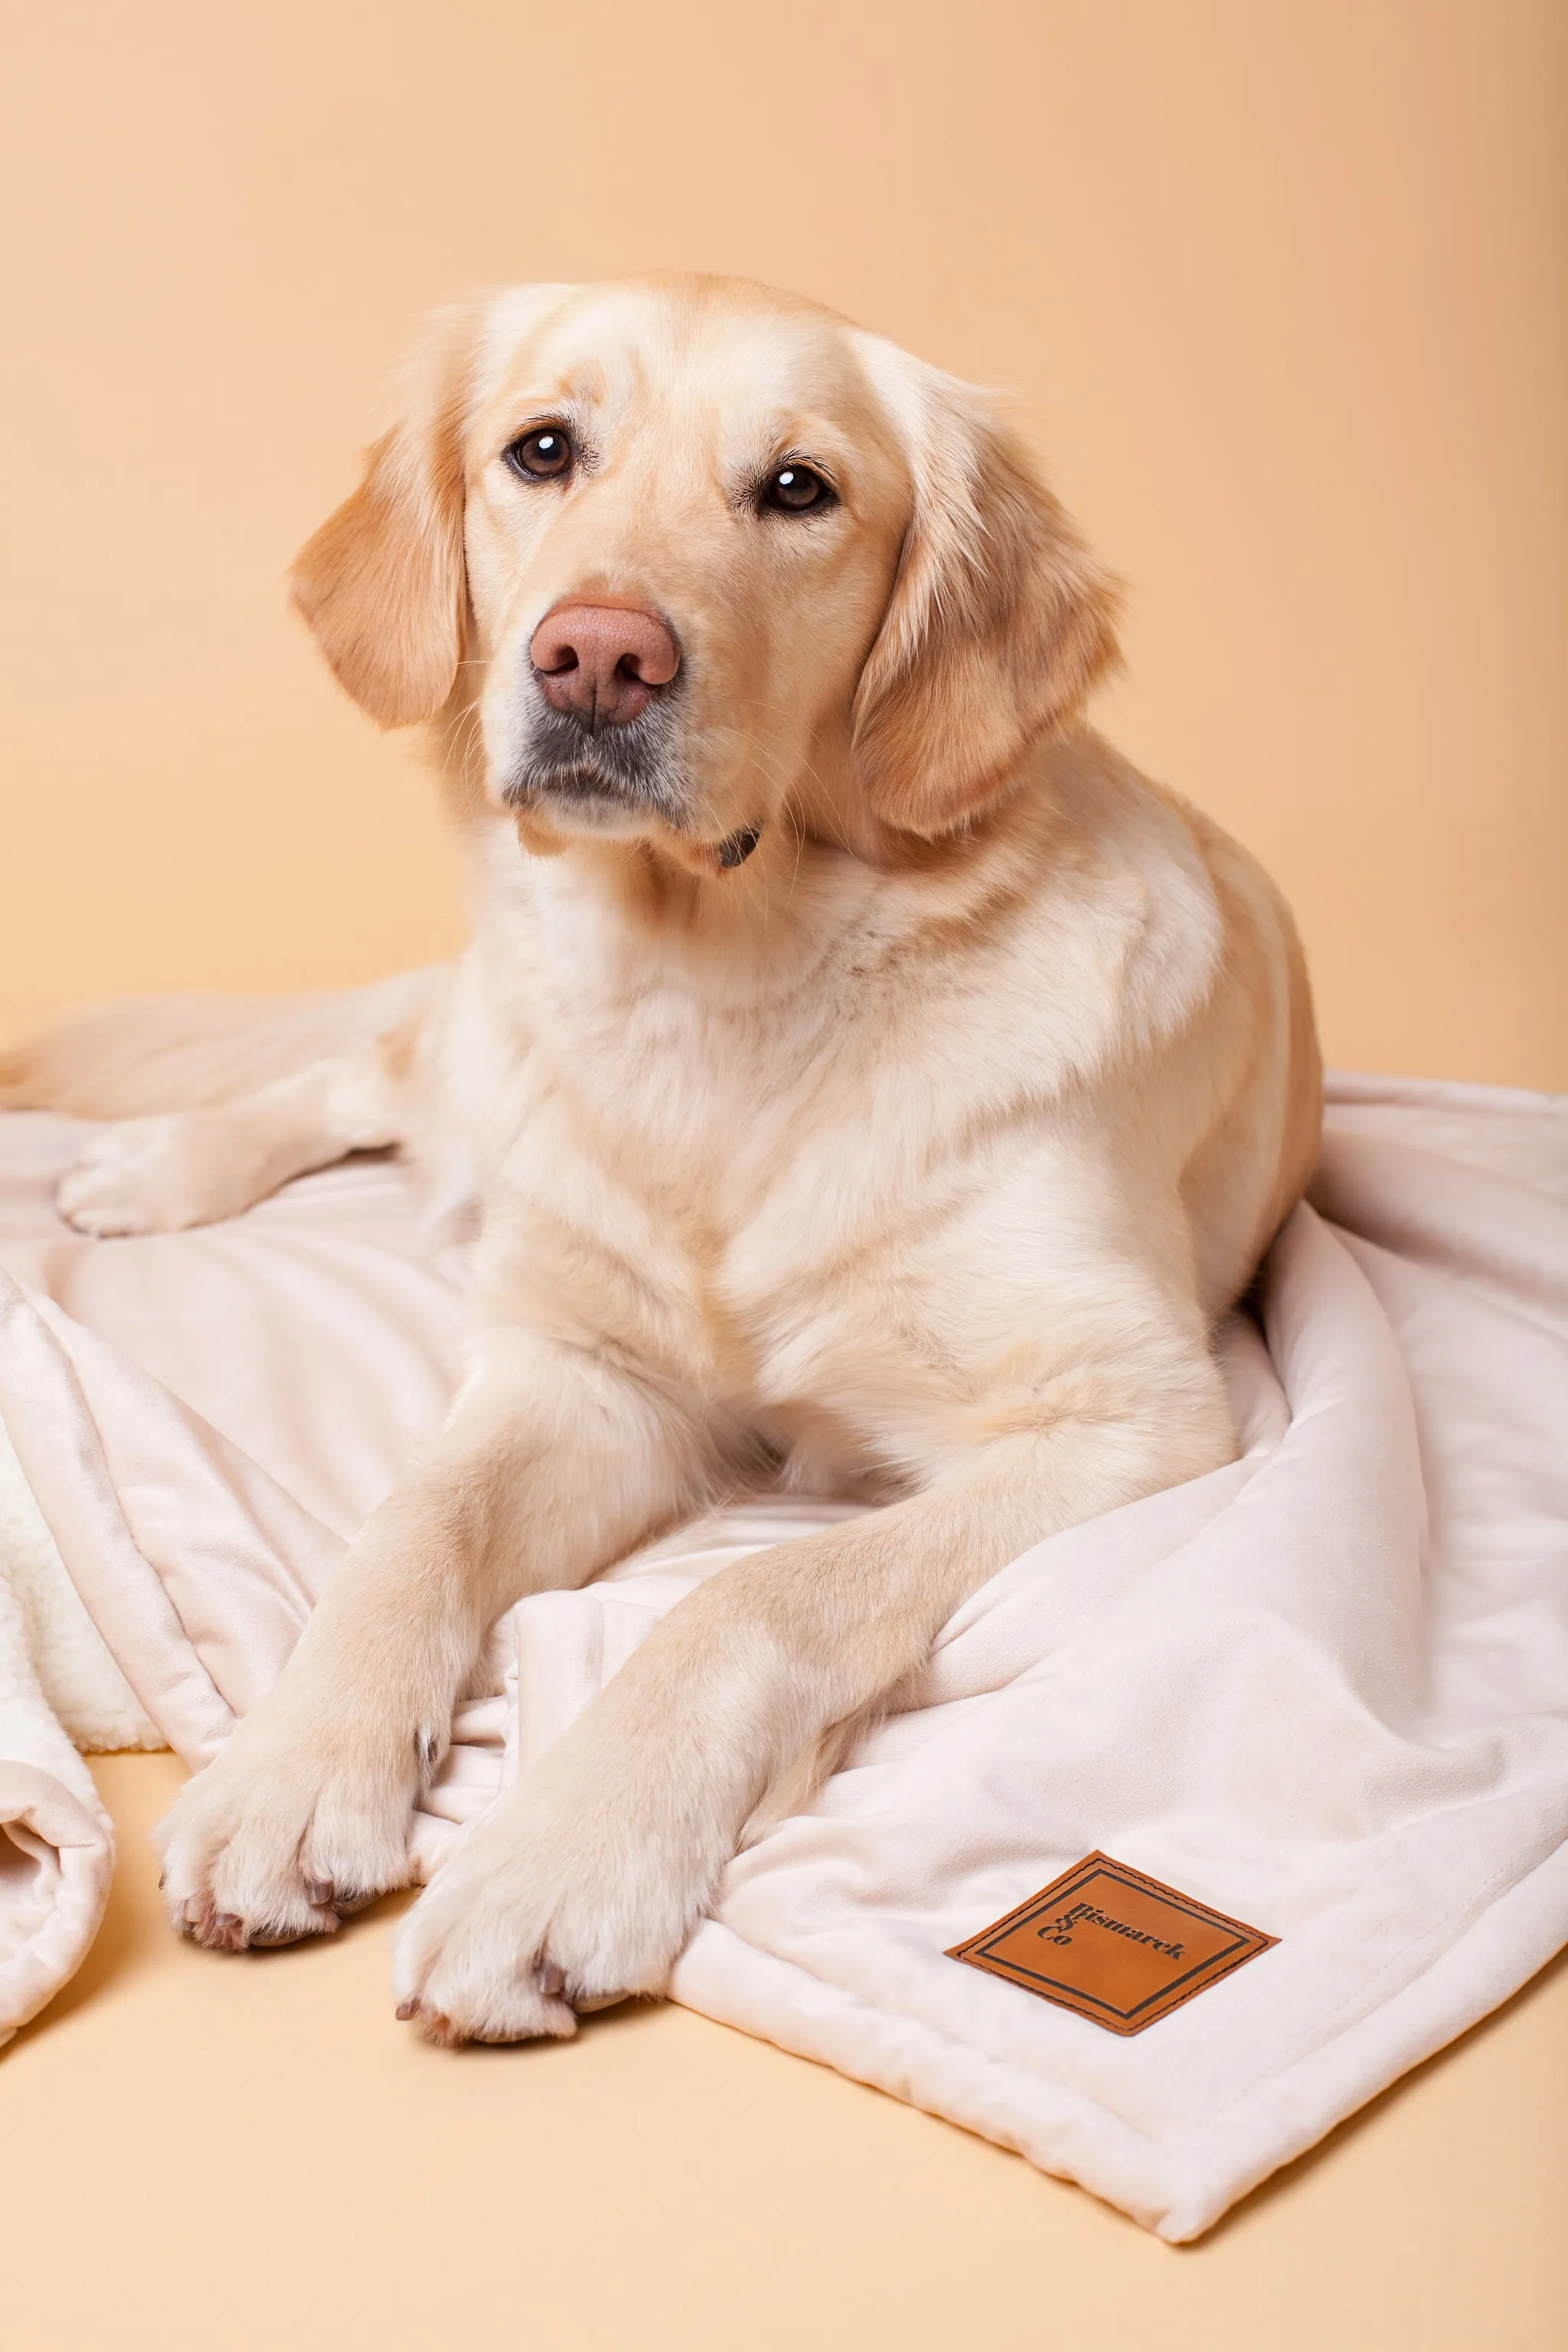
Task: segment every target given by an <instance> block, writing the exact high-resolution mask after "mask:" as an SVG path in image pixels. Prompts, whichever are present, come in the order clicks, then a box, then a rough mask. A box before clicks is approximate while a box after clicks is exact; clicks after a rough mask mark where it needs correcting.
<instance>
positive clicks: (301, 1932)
mask: <svg viewBox="0 0 1568 2352" xmlns="http://www.w3.org/2000/svg"><path fill="white" fill-rule="evenodd" d="M705 1446H706V1438H705V1435H704V1433H703V1430H702V1426H701V1423H700V1422H699V1421H698V1420H697V1419H696V1418H694V1417H692V1416H690V1415H689V1414H687V1413H685V1412H682V1410H681V1409H680V1408H679V1406H678V1405H677V1404H676V1403H674V1402H672V1401H671V1400H670V1399H669V1398H668V1396H663V1395H658V1394H655V1393H654V1392H653V1391H650V1390H648V1389H647V1388H646V1387H644V1386H643V1385H642V1384H641V1383H639V1382H638V1381H636V1380H635V1379H634V1378H632V1377H631V1376H630V1375H629V1374H627V1373H626V1372H624V1371H622V1370H618V1369H616V1367H614V1366H612V1365H609V1364H607V1363H605V1361H604V1360H602V1359H601V1358H599V1357H598V1356H596V1355H595V1354H593V1353H591V1352H589V1351H587V1350H585V1349H580V1348H574V1347H565V1346H560V1345H557V1344H555V1343H553V1342H552V1341H549V1340H546V1339H536V1338H533V1337H531V1336H529V1335H525V1334H522V1333H518V1332H510V1333H500V1334H492V1335H490V1337H489V1339H488V1340H487V1341H486V1342H484V1343H483V1344H482V1346H481V1349H480V1353H479V1359H478V1363H477V1368H476V1370H475V1372H474V1373H473V1374H472V1376H471V1377H470V1379H469V1381H468V1383H467V1384H466V1386H465V1388H464V1390H463V1391H462V1392H461V1394H460V1395H459V1397H458V1402H457V1403H456V1405H455V1406H454V1408H453V1411H452V1413H451V1416H450V1419H449V1420H448V1423H447V1427H446V1429H445V1430H444V1431H443V1433H442V1434H441V1436H440V1437H439V1439H438V1440H437V1443H436V1444H435V1446H434V1447H433V1448H432V1451H431V1454H430V1455H429V1458H428V1459H427V1460H426V1463H425V1464H424V1465H423V1466H422V1467H421V1468H420V1469H418V1470H417V1471H416V1473H415V1474H414V1475H412V1476H411V1477H409V1478H408V1479H406V1480H405V1482H404V1484H403V1485H402V1486H400V1487H398V1488H397V1490H396V1491H395V1493H394V1494H393V1495H392V1496H389V1497H388V1499H387V1501H386V1502H385V1503H384V1504H383V1506H382V1507H381V1508H380V1510H378V1511H377V1512H376V1513H375V1514H374V1517H373V1518H372V1519H371V1520H370V1522H369V1523H368V1525H367V1526H366V1528H364V1530H363V1534H362V1535H361V1536H360V1537H359V1538H357V1539H356V1541H355V1542H354V1543H353V1546H352V1547H351V1548H350V1550H349V1552H348V1554H347V1556H346V1558H345V1559H344V1560H343V1562H342V1566H341V1568H340V1569H339V1570H338V1571H337V1573H336V1574H335V1575H334V1577H333V1578H332V1580H331V1582H330V1583H329V1585H328V1586H327V1589H326V1591H325V1592H324V1593H323V1594H322V1597H321V1602H320V1604H319V1605H318V1607H317V1609H316V1611H315V1613H314V1615H313V1616H312V1617H311V1619H310V1622H309V1623H308V1625H307V1626H306V1629H305V1631H304V1633H303V1634H302V1635H301V1637H300V1643H299V1646H298V1648H297V1649H296V1651H295V1653H294V1655H293V1657H292V1658H291V1659H290V1661H289V1665H288V1667H287V1669H286V1670H285V1672H284V1675H283V1676H282V1679H281V1681H280V1682H279V1685H278V1686H277V1688H276V1689H275V1690H273V1691H272V1692H270V1693H269V1694H268V1696H267V1697H266V1698H264V1699H263V1700H262V1701H261V1703H260V1705H259V1706H258V1707H257V1708H256V1709H255V1710H254V1711H253V1712H252V1713H251V1714H250V1715H249V1716H247V1717H246V1718H245V1720H244V1721H243V1722H242V1723H241V1724H240V1725H239V1726H238V1727H237V1730H236V1732H235V1734H234V1736H233V1738H231V1739H230V1741H229V1744H228V1746H227V1747H226V1748H225V1750H224V1752H223V1753H222V1755H221V1756H219V1757H218V1758H217V1759H216V1761H215V1762H214V1763H212V1764H210V1765H209V1766H208V1767H207V1769H206V1770H205V1771H204V1772H203V1773H201V1774H200V1775H199V1776H198V1777H197V1778H196V1779H195V1780H193V1781H192V1783H191V1784H190V1786H189V1788H188V1789H186V1790H184V1793H183V1794H182V1796H181V1797H180V1799H179V1801H178V1802H177V1803H176V1805H175V1806H174V1811H173V1812H172V1813H171V1814H170V1816H169V1818H168V1821H167V1822H166V1823H165V1824H164V1826H163V1832H161V1839H162V1843H163V1854H164V1864H165V1869H164V1876H165V1893H166V1897H167V1900H168V1904H169V1907H170V1911H171V1915H172V1916H173V1918H174V1924H175V1925H176V1926H178V1927H185V1928H187V1929H188V1930H189V1931H190V1932H191V1933H192V1934H194V1935H195V1936H196V1937H198V1939H199V1940H201V1941H203V1942H205V1943H210V1944H213V1945H216V1946H218V1947H221V1948H229V1949H237V1948H241V1947H243V1946H246V1945H252V1944H260V1943H279V1942H285V1941H289V1940H290V1939H291V1938H293V1937H299V1936H308V1935H312V1934H320V1933H321V1932H323V1931H326V1930H329V1929H331V1927H336V1925H337V1924H338V1918H339V1916H340V1915H341V1913H342V1911H343V1910H344V1909H346V1908H350V1907H352V1906H354V1905H356V1904H358V1903H360V1902H362V1901H363V1900H365V1899H366V1898H367V1897H369V1896H370V1895H374V1894H378V1893H381V1892H383V1891H384V1890H385V1889H386V1888H387V1887H390V1886H396V1885H403V1884H404V1883H405V1879H406V1877H407V1854H406V1849H407V1831H408V1819H409V1814H410V1811H411V1809H412V1807H413V1806H414V1804H415V1802H416V1800H417V1797H418V1794H419V1791H420V1790H421V1788H422V1787H423V1786H424V1785H425V1784H426V1782H427V1781H428V1780H429V1778H430V1776H431V1775H432V1773H433V1772H434V1771H435V1769H436V1768H437V1764H438V1762H439V1760H440V1758H441V1756H442V1754H443V1753H444V1751H445V1749H446V1747H447V1739H448V1737H449V1732H450V1725H451V1717H452V1709H453V1706H454V1704H455V1702H456V1700H457V1699H458V1697H459V1696H460V1695H461V1693H462V1691H463V1688H464V1686H465V1684H466V1683H467V1681H468V1676H469V1675H470V1674H471V1673H472V1670H473V1666H474V1662H475V1659H476V1657H477V1655H478V1654H479V1648H480V1645H481V1643H482V1642H483V1640H484V1637H485V1634H486V1633H487V1631H488V1629H489V1626H490V1625H491V1624H492V1623H493V1622H494V1620H495V1619H496V1618H497V1617H498V1616H499V1615H500V1612H502V1611H503V1610H504V1609H506V1608H508V1607H509V1606H510V1603H511V1602H512V1601H515V1600H516V1599H518V1598H519V1596H520V1595H521V1594H522V1593H524V1592H528V1591H543V1590H546V1589H548V1588H550V1587H552V1586H562V1585H574V1584H579V1583H582V1582H583V1581H584V1580H585V1579H586V1578H588V1577H590V1576H592V1575H594V1574H595V1572H596V1571H597V1570H599V1569H601V1568H603V1567H605V1566H606V1565H607V1564H608V1563H609V1562H610V1561H612V1560H614V1559H617V1558H619V1557H620V1555H621V1554H622V1553H623V1552H625V1551H626V1550H628V1549H631V1548H632V1547H633V1546H634V1545H635V1544H636V1543H637V1541H638V1540H639V1538H642V1537H643V1536H644V1535H645V1534H646V1533H647V1531H648V1530H649V1529H650V1528H652V1527H653V1526H655V1525H656V1524H658V1523H661V1522H663V1521H665V1520H668V1518H669V1517H672V1516H674V1515H675V1514H676V1513H677V1512H679V1511H680V1510H682V1509H689V1508H690V1507H693V1506H694V1503H695V1500H696V1499H697V1493H698V1487H699V1485H700V1477H701V1475H702V1471H703V1468H704V1466H705V1462H706V1454H705Z"/></svg>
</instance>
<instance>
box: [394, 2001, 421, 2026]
mask: <svg viewBox="0 0 1568 2352" xmlns="http://www.w3.org/2000/svg"><path fill="white" fill-rule="evenodd" d="M418 2014H419V2003H418V2001H417V2000H400V2001H399V2002H398V2004H397V2017H398V2021H399V2023H400V2024H403V2025H406V2024H407V2022H408V2021H409V2019H410V2018H411V2017H417V2016H418Z"/></svg>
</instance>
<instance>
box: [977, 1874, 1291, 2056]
mask: <svg viewBox="0 0 1568 2352" xmlns="http://www.w3.org/2000/svg"><path fill="white" fill-rule="evenodd" d="M1278 1942H1279V1937H1278V1936H1266V1935H1265V1934H1264V1933H1263V1930H1262V1929H1261V1928H1260V1927H1247V1924H1246V1922H1245V1921H1244V1920H1241V1919H1231V1918H1228V1917H1227V1916H1226V1914H1225V1913H1224V1912H1223V1911H1215V1910H1213V1909H1212V1908H1211V1907H1210V1906H1209V1905H1208V1904H1206V1903H1200V1902H1199V1901H1198V1900H1197V1898H1196V1896H1195V1895H1184V1894H1183V1893H1182V1891H1181V1889H1180V1888H1179V1887H1176V1886H1166V1885H1163V1883H1162V1882H1161V1881H1160V1880H1159V1879H1157V1878H1150V1877H1149V1876H1148V1875H1147V1874H1145V1873H1144V1872H1143V1871H1141V1870H1134V1869H1132V1867H1131V1864H1128V1863H1125V1862H1117V1861H1115V1860H1113V1859H1112V1857H1111V1856H1110V1854H1108V1853H1089V1854H1086V1855H1085V1856H1084V1858H1083V1860H1082V1861H1081V1862H1078V1863H1075V1864H1073V1866H1072V1868H1071V1869H1070V1870H1064V1871H1063V1873H1062V1874H1061V1876H1060V1877H1059V1878H1053V1879H1052V1881H1051V1883H1050V1885H1048V1886H1042V1887H1041V1889H1040V1891H1039V1893H1038V1894H1037V1895H1030V1896H1029V1898H1028V1900H1027V1902H1026V1903H1020V1904H1019V1905H1018V1906H1017V1908H1016V1910H1014V1911H1009V1912H1008V1913H1007V1914H1006V1916H1005V1917H1004V1918H1001V1919H996V1920H994V1921H993V1923H992V1925H991V1926H990V1927H982V1928H981V1930H980V1932H979V1934H978V1935H976V1936H970V1937H966V1938H965V1939H964V1941H963V1943H962V1944H954V1945H952V1948H950V1949H949V1951H948V1953H947V1956H946V1957H947V1958H949V1959H950V1960H963V1961H966V1962H967V1964H968V1965H969V1967H971V1968H972V1969H985V1970H986V1971H987V1972H988V1974H990V1975H992V1976H995V1977H1005V1979H1007V1981H1008V1983H1009V1984H1016V1985H1022V1986H1023V1988H1024V1990H1025V1991H1026V1992H1033V1993H1038V1994H1039V1996H1040V1999H1041V2000H1049V2001H1054V2002H1055V2003H1056V2004H1057V2006H1058V2008H1059V2009H1070V2010H1072V2011H1075V2013H1076V2014H1077V2015H1078V2016H1079V2017H1087V2018H1089V2020H1090V2021H1092V2022H1093V2023H1094V2024H1096V2025H1103V2026H1104V2028H1105V2030H1106V2032H1108V2033H1142V2032H1144V2030H1145V2028H1146V2027H1148V2026H1151V2025H1154V2024H1157V2023H1158V2021H1159V2020H1160V2019H1161V2018H1162V2017H1168V2016H1169V2015H1170V2013H1171V2011H1173V2009H1180V2008H1182V2007H1183V2006H1184V2003H1185V2002H1187V2001H1189V2000H1194V1999H1195V1997H1196V1996H1197V1995H1198V1994H1199V1993H1200V1992H1207V1990H1208V1989H1209V1987H1210V1986H1211V1985H1215V1984H1218V1983H1219V1982H1220V1980H1221V1979H1222V1978H1224V1977H1228V1976H1230V1975H1232V1974H1233V1973H1234V1972H1235V1970H1236V1969H1239V1968H1245V1966H1246V1965H1247V1961H1248V1960H1255V1959H1256V1958H1258V1954H1259V1953H1260V1952H1267V1951H1268V1949H1269V1948H1271V1947H1272V1946H1273V1945H1275V1944H1277V1943H1278Z"/></svg>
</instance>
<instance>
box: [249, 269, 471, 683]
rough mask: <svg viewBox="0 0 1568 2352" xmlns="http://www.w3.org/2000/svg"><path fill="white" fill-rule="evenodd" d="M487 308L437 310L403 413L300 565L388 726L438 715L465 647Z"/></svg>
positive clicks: (346, 669)
mask: <svg viewBox="0 0 1568 2352" xmlns="http://www.w3.org/2000/svg"><path fill="white" fill-rule="evenodd" d="M480 310H481V305H480V304H479V303H477V302H475V303H469V304H465V305H461V306H459V307H458V308H457V309H454V310H445V311H441V312H439V313H438V314H437V317H436V318H435V319H434V320H431V322H430V324H429V326H428V327H427V328H426V331H425V333H424V335H423V336H422V338H421V340H420V342H419V344H418V346H417V348H416V352H415V353H414V356H413V361H412V363H411V365H410V367H409V369H408V371H407V375H406V378H405V394H404V409H403V414H402V415H401V417H400V418H399V420H398V422H397V423H396V424H395V425H394V426H393V428H392V430H391V431H390V432H389V433H384V435H383V436H382V437H381V439H380V440H379V441H378V442H376V444H375V445H374V447H373V448H372V450H371V451H370V453H369V460H368V464H367V466H366V470H365V477H364V479H363V482H362V483H361V484H360V487H359V488H358V489H357V490H355V492H354V493H353V497H352V498H349V499H344V501H343V503H342V506H341V507H340V508H339V509H338V510H337V512H336V514H334V515H331V516H329V517H328V519H327V520H326V521H325V522H324V523H323V524H322V525H321V530H319V531H317V533H316V535H315V537H314V538H313V539H311V540H310V541H307V542H306V544H305V546H304V547H303V548H302V549H301V550H300V554H299V555H298V557H297V558H296V559H295V562H294V568H293V570H292V572H290V574H289V585H290V588H291V590H292V594H293V602H294V604H295V606H296V608H297V609H298V610H299V612H300V613H301V614H303V615H304V618H305V620H306V621H307V622H308V623H309V625H310V629H311V631H312V632H313V634H314V635H315V639H316V643H317V644H318V645H319V646H321V651H322V653H323V654H325V656H326V657H327V660H328V662H329V663H330V664H331V668H332V672H333V674H334V676H335V677H337V679H338V681H339V683H340V684H341V685H342V686H343V687H345V688H347V689H348V691H349V693H350V694H352V695H353V698H354V700H355V701H356V702H357V703H359V704H360V705H361V706H362V707H363V709H366V710H368V711H369V713H370V715H371V717H372V718H373V719H377V720H379V721H380V723H381V725H382V726H383V727H406V726H409V725H411V724H412V723H413V721H414V720H416V719H430V718H433V717H434V716H435V714H436V712H437V711H438V710H439V709H441V708H442V706H443V704H444V703H445V702H446V701H447V697H448V696H449V695H450V693H451V691H452V688H453V686H454V684H455V683H456V681H457V676H458V663H459V661H460V660H461V659H462V656H463V642H464V632H465V625H466V621H467V616H468V576H467V571H466V568H465V564H464V560H463V488H464V485H463V425H464V411H465V409H466V407H467V404H468V393H469V375H470V366H471V354H472V352H473V347H474V341H475V333H476V330H477V327H478V324H479V315H480Z"/></svg>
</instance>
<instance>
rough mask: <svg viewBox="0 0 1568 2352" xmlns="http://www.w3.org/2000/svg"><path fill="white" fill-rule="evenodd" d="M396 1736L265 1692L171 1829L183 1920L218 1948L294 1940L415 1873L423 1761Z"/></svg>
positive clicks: (170, 1883) (174, 1893) (167, 1883)
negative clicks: (412, 1844) (366, 1734)
mask: <svg viewBox="0 0 1568 2352" xmlns="http://www.w3.org/2000/svg"><path fill="white" fill-rule="evenodd" d="M386 1745H387V1743H385V1742H384V1741H379V1740H378V1741H376V1742H374V1743H371V1742H367V1741H365V1740H363V1739H362V1738H357V1737H356V1736H355V1734H354V1733H353V1730H351V1729H348V1728H345V1727H343V1726H342V1724H335V1725H334V1724H311V1723H310V1722H308V1721H307V1722H304V1723H301V1722H300V1716H299V1710H297V1709H294V1708H290V1707H289V1706H288V1704H287V1702H286V1700H284V1699H283V1698H282V1695H281V1694H279V1695H275V1696H274V1697H273V1698H272V1699H270V1700H268V1701H265V1702H264V1703H263V1705H262V1706H261V1707H260V1708H258V1711H257V1712H256V1714H255V1715H253V1716H250V1717H247V1719H246V1721H245V1722H243V1723H242V1724H241V1725H240V1726H239V1727H238V1728H237V1731H236V1732H235V1734H234V1737H233V1738H232V1739H231V1740H230V1742H229V1744H228V1746H227V1747H226V1748H225V1749H224V1751H223V1754H222V1755H221V1756H219V1757H218V1758H217V1759H216V1761H215V1762H214V1763H211V1764H209V1765H208V1766H207V1768H206V1769H205V1771H204V1772H200V1773H198V1774H197V1775H196V1777H195V1780H192V1781H191V1783H190V1785H189V1786H188V1787H187V1788H186V1789H184V1790H182V1791H181V1794H180V1796H179V1797H178V1799H177V1800H176V1801H175V1803H174V1807H173V1808H172V1810H171V1811H170V1812H169V1814H168V1816H167V1818H166V1819H165V1820H164V1822H163V1824H162V1825H161V1827H160V1829H159V1832H158V1844H159V1847H160V1849H161V1851H162V1853H163V1895H164V1900H165V1902H166V1903H167V1905H168V1908H169V1916H170V1918H171V1919H172V1921H173V1922H174V1926H175V1927H177V1928H179V1929H181V1930H183V1931H184V1933H185V1934H186V1935H189V1936H192V1937H195V1941H196V1942H197V1943H199V1944H207V1945H210V1946H211V1947H212V1948H214V1949H215V1950H218V1951H228V1952H238V1951H245V1950H247V1948H252V1947H255V1946H267V1945H272V1944H289V1943H293V1942H295V1941H297V1940H298V1939H299V1938H300V1937H304V1936H321V1935H329V1934H331V1931H332V1929H333V1928H335V1927H337V1926H338V1925H339V1924H340V1922H341V1921H342V1918H343V1917H344V1916H346V1915H347V1914H348V1913H349V1912H350V1911H353V1910H357V1909H359V1907H360V1906H362V1905H363V1904H364V1903H367V1902H369V1901H371V1900H372V1899H373V1898H374V1896H375V1895H384V1894H386V1893H388V1892H389V1891H390V1890H391V1889H392V1888H393V1887H395V1886H404V1885H407V1883H408V1877H409V1865H408V1822H409V1816H410V1813H411V1811H412V1810H413V1807H414V1803H415V1800H416V1796H417V1793H418V1789H419V1785H420V1780H421V1763H422V1759H421V1756H420V1753H419V1752H418V1750H417V1748H416V1745H415V1743H414V1742H412V1741H411V1742H409V1743H408V1744H407V1752H406V1754H404V1753H401V1752H396V1753H391V1754H389V1753H387V1752H385V1751H386ZM425 1752H426V1757H428V1756H429V1755H431V1754H433V1752H434V1742H433V1740H427V1741H426V1751H425Z"/></svg>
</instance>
